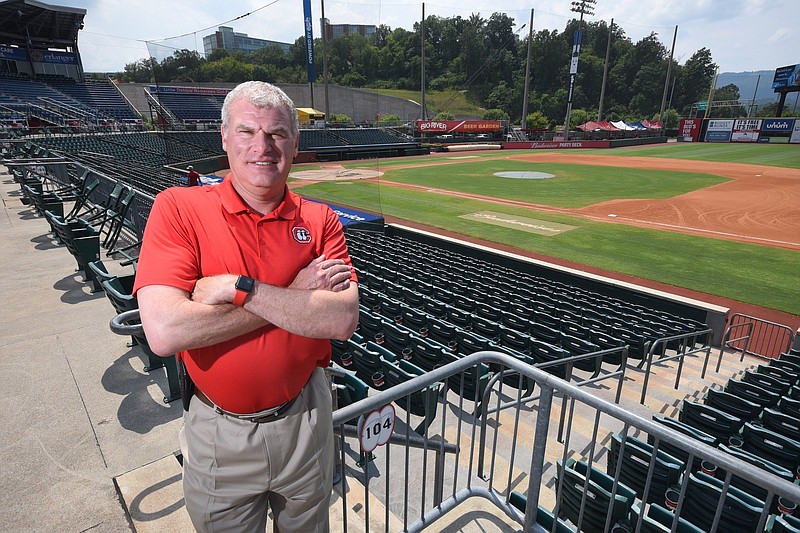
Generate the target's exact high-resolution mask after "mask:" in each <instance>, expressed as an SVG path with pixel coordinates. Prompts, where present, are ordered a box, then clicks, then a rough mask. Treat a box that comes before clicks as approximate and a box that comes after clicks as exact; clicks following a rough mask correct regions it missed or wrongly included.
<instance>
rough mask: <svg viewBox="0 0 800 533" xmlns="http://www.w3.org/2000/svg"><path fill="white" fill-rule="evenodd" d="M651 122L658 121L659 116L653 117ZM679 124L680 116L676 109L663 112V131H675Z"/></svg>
mask: <svg viewBox="0 0 800 533" xmlns="http://www.w3.org/2000/svg"><path fill="white" fill-rule="evenodd" d="M653 120H654V121H655V120H659V115H658V114H656V115H653ZM680 122H681V115H680V113H678V110H677V109H665V110H664V123H663V124H662V126H664V129H666V130H674V129H676V128H677V127H678V126H679V125H680Z"/></svg>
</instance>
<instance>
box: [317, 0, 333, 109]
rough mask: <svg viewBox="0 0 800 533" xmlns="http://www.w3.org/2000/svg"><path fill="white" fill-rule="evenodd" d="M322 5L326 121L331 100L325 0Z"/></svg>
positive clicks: (321, 2)
mask: <svg viewBox="0 0 800 533" xmlns="http://www.w3.org/2000/svg"><path fill="white" fill-rule="evenodd" d="M320 5H321V7H322V80H323V82H324V84H325V122H326V123H328V122H330V112H331V111H330V100H329V99H328V19H326V18H325V0H320Z"/></svg>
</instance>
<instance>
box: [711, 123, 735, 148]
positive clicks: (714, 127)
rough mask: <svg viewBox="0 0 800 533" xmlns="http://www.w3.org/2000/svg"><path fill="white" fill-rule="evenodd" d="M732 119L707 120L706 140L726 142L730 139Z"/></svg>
mask: <svg viewBox="0 0 800 533" xmlns="http://www.w3.org/2000/svg"><path fill="white" fill-rule="evenodd" d="M732 130H733V119H725V120H719V119H717V120H709V121H708V129H707V130H706V142H710V143H727V142H730V141H731V133H732Z"/></svg>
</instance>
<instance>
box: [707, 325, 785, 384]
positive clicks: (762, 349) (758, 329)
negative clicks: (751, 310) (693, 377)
mask: <svg viewBox="0 0 800 533" xmlns="http://www.w3.org/2000/svg"><path fill="white" fill-rule="evenodd" d="M742 330H745V333H742ZM734 332H736V333H734ZM734 334H736V335H740V336H739V337H736V338H731V335H734ZM793 342H794V330H792V328H790V327H789V326H787V325H785V324H778V323H776V322H770V321H769V320H764V319H762V318H756V317H754V316H749V315H745V314H742V313H736V314H734V315H733V316H732V317H731V319H730V322H729V323H728V327H727V329H726V330H725V335H724V336H723V338H722V342H721V343H720V352H719V357H720V359H719V361H721V360H722V353H723V351H724V350H725V349H730V350H734V351H740V352H741V353H742V356H741V357H742V358H741V360H744V356H745V354H749V355H755V356H756V357H762V358H765V359H772V358H775V357H778V356H779V355H780V354H781V353H783V352H788V351H789V350H790V349H791V347H792V343H793ZM719 361H718V362H717V369H719ZM717 371H719V370H717Z"/></svg>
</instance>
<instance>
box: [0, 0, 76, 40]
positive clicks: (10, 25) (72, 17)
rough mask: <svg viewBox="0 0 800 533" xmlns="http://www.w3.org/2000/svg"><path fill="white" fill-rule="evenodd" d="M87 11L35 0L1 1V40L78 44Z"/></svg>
mask: <svg viewBox="0 0 800 533" xmlns="http://www.w3.org/2000/svg"><path fill="white" fill-rule="evenodd" d="M85 16H86V10H85V9H81V8H76V7H63V6H51V5H49V4H45V3H44V2H37V1H36V0H3V1H0V42H2V44H6V45H19V46H25V45H28V46H31V47H35V48H45V49H47V48H66V47H71V46H75V44H76V42H77V40H78V31H79V30H81V29H82V28H83V18H84V17H85Z"/></svg>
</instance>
